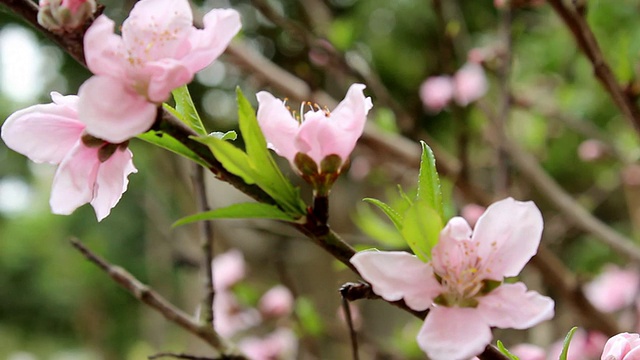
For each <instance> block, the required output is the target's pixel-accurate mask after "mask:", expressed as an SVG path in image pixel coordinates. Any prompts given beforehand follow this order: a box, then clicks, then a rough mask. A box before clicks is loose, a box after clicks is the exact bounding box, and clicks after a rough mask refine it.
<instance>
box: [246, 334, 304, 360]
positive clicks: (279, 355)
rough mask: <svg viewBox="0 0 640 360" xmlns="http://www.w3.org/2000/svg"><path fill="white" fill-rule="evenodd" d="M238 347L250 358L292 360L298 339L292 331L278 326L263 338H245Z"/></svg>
mask: <svg viewBox="0 0 640 360" xmlns="http://www.w3.org/2000/svg"><path fill="white" fill-rule="evenodd" d="M238 347H239V348H240V350H241V351H242V352H243V353H244V354H245V355H247V357H248V358H249V359H251V360H293V359H295V358H296V353H297V351H298V341H297V339H296V336H295V334H294V333H293V331H291V330H290V329H286V328H279V329H277V330H276V331H274V332H273V333H271V334H269V335H267V336H266V337H264V338H257V337H249V338H245V339H244V340H242V341H240V342H239V343H238Z"/></svg>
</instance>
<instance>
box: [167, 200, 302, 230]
mask: <svg viewBox="0 0 640 360" xmlns="http://www.w3.org/2000/svg"><path fill="white" fill-rule="evenodd" d="M212 219H273V220H283V221H294V220H295V219H293V218H292V217H291V216H290V215H288V214H286V213H284V212H283V211H282V210H280V209H278V207H277V206H274V205H268V204H263V203H241V204H233V205H230V206H227V207H224V208H220V209H215V210H211V211H205V212H201V213H198V214H195V215H190V216H186V217H183V218H182V219H180V220H178V221H176V222H175V223H173V225H172V226H174V227H176V226H181V225H185V224H190V223H192V222H196V221H202V220H212Z"/></svg>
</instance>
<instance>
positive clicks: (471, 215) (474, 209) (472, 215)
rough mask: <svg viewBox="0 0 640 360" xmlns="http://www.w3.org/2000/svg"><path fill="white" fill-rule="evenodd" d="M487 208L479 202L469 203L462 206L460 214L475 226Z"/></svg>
mask: <svg viewBox="0 0 640 360" xmlns="http://www.w3.org/2000/svg"><path fill="white" fill-rule="evenodd" d="M486 209H487V208H485V207H484V206H480V205H478V204H468V205H465V206H464V207H463V208H462V210H461V211H460V215H462V217H463V218H464V219H465V220H467V222H468V223H469V225H470V226H471V227H474V226H476V223H477V222H478V219H480V216H482V214H484V211H485V210H486Z"/></svg>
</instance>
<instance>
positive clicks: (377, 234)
mask: <svg viewBox="0 0 640 360" xmlns="http://www.w3.org/2000/svg"><path fill="white" fill-rule="evenodd" d="M353 222H354V223H355V224H356V226H357V227H358V228H359V229H360V230H361V231H362V232H363V233H364V234H365V235H367V236H369V237H370V238H372V239H374V240H376V241H378V242H379V243H380V244H382V245H385V246H386V247H389V248H392V249H401V248H405V247H406V243H405V241H404V238H402V235H401V234H400V232H399V231H398V229H396V228H395V226H394V225H392V224H390V223H389V222H388V221H381V219H380V215H379V214H378V213H376V212H374V211H373V210H372V209H371V207H370V206H369V205H364V204H358V206H357V207H356V212H355V213H354V214H353Z"/></svg>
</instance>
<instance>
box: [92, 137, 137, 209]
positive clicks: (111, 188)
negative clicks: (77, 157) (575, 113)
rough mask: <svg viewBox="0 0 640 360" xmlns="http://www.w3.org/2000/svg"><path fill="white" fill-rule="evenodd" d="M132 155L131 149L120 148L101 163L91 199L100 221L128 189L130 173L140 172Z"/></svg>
mask: <svg viewBox="0 0 640 360" xmlns="http://www.w3.org/2000/svg"><path fill="white" fill-rule="evenodd" d="M132 156H133V154H132V153H131V151H130V150H129V149H124V150H121V149H118V150H116V152H115V153H113V155H111V157H110V158H109V159H107V161H105V162H103V163H102V164H101V165H100V168H99V170H98V175H97V178H96V184H95V187H94V197H93V200H91V206H93V208H94V210H95V212H96V217H97V218H98V221H102V219H104V218H105V217H107V215H109V213H110V212H111V209H112V208H113V207H114V206H116V204H117V203H118V201H120V198H121V197H122V194H124V192H125V191H127V184H129V180H128V179H127V177H128V176H129V174H131V173H136V172H138V170H137V169H136V168H135V167H134V166H133V161H132V160H131V158H132Z"/></svg>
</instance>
